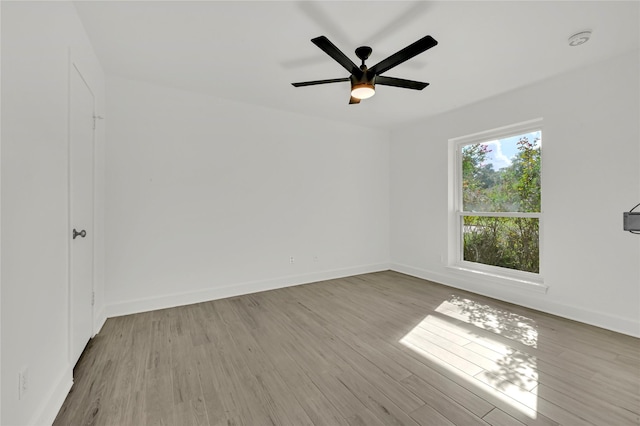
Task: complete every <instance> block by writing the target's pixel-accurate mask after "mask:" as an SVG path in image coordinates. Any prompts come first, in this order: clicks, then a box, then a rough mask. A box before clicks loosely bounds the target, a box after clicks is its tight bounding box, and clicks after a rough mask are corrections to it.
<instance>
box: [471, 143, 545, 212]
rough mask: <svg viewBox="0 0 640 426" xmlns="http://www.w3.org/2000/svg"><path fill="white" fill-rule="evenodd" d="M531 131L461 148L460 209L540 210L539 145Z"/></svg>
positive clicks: (477, 210) (489, 210) (485, 210)
mask: <svg viewBox="0 0 640 426" xmlns="http://www.w3.org/2000/svg"><path fill="white" fill-rule="evenodd" d="M541 145H542V132H541V131H535V132H530V133H526V134H523V135H517V136H511V137H508V138H503V139H499V140H494V141H489V142H483V143H479V144H471V145H465V146H463V147H462V208H463V210H464V211H467V212H473V211H476V212H540V147H541Z"/></svg>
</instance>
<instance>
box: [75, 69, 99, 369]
mask: <svg viewBox="0 0 640 426" xmlns="http://www.w3.org/2000/svg"><path fill="white" fill-rule="evenodd" d="M69 103H70V115H69V124H70V129H69V132H70V133H69V134H70V141H69V144H70V147H69V191H70V195H69V202H70V206H69V215H70V218H69V226H70V231H71V235H69V238H70V241H71V244H70V246H71V249H70V250H71V253H70V268H71V269H70V274H71V276H70V300H69V308H70V315H69V317H70V335H71V363H72V364H73V365H75V363H76V362H77V361H78V358H80V355H81V354H82V351H83V350H84V348H85V346H86V345H87V342H88V341H89V339H91V337H92V336H93V143H94V142H93V137H94V127H95V124H94V98H93V93H92V92H91V89H90V88H89V86H88V85H87V83H86V81H85V79H84V78H83V77H82V74H81V73H80V71H79V70H78V68H76V66H75V65H73V64H72V65H71V88H70V101H69Z"/></svg>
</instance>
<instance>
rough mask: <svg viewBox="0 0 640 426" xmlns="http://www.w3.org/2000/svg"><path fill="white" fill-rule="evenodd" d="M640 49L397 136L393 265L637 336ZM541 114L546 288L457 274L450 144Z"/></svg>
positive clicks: (393, 158)
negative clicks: (632, 216) (626, 227)
mask: <svg viewBox="0 0 640 426" xmlns="http://www.w3.org/2000/svg"><path fill="white" fill-rule="evenodd" d="M638 69H639V60H638V52H633V53H631V54H628V55H625V56H622V57H618V58H614V59H612V60H608V61H606V62H602V63H598V64H594V65H592V66H589V67H587V68H584V69H582V70H579V71H576V72H573V73H570V74H567V75H562V76H558V77H555V78H552V79H549V80H546V81H543V82H540V83H538V84H535V85H532V86H530V87H527V88H523V89H521V90H517V91H514V92H511V93H507V94H504V95H501V96H498V97H495V98H492V99H489V100H486V101H483V102H481V103H478V104H475V105H471V106H468V107H464V108H460V109H458V110H455V111H453V112H450V113H447V114H443V115H440V116H437V117H434V118H430V119H428V120H425V121H424V122H423V123H419V124H415V125H412V126H409V127H408V128H405V129H403V130H399V131H397V132H394V133H393V134H392V143H391V260H392V268H393V269H396V270H398V271H403V272H407V273H410V274H413V275H417V276H421V277H424V278H427V279H432V280H434V281H438V282H441V283H445V284H449V285H452V286H455V287H461V288H465V289H469V290H471V291H475V292H478V293H481V294H486V295H489V296H492V297H495V298H498V299H503V300H507V301H511V302H515V303H518V304H521V305H524V306H529V307H533V308H536V309H539V310H542V311H547V312H551V313H555V314H558V315H561V316H565V317H569V318H574V319H577V320H580V321H583V322H587V323H591V324H595V325H599V326H602V327H606V328H610V329H613V330H618V331H621V332H624V333H628V334H632V335H636V336H640V293H639V291H640V274H639V268H638V265H639V263H640V238H639V237H638V236H637V235H631V234H630V233H628V232H623V230H622V212H623V211H628V210H629V209H630V208H631V207H632V206H633V205H634V204H636V203H637V202H640V184H639V181H640V179H639V177H640V171H639V170H640V161H639V158H640V155H639V154H640V152H639V151H640V131H639V117H640V108H639V93H640V88H639V81H638V80H639V79H638ZM538 117H543V118H544V124H543V153H542V156H543V157H542V161H543V165H542V167H543V177H542V185H543V187H542V191H543V201H542V202H543V213H544V230H543V237H542V238H543V244H544V249H543V258H542V259H541V262H542V268H543V269H544V283H545V285H547V286H548V287H549V289H548V292H547V293H546V294H541V293H537V292H533V291H528V290H524V289H513V288H511V287H509V286H507V285H504V284H503V283H501V282H499V281H495V280H492V281H487V280H479V279H475V278H471V277H470V276H468V275H464V274H461V273H456V272H455V271H454V270H452V269H451V268H447V267H446V266H445V265H444V264H443V263H441V258H444V259H446V257H447V252H448V245H447V244H448V236H447V218H448V201H449V200H448V167H449V163H448V158H447V149H448V139H450V138H454V137H458V136H464V135H468V134H472V133H476V132H480V131H484V130H489V129H493V128H497V127H501V126H504V125H508V124H512V123H517V122H522V121H526V120H530V119H534V118H538Z"/></svg>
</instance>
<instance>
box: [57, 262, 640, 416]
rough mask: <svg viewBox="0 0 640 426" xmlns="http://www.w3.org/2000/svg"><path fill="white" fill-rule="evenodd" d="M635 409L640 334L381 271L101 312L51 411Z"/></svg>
mask: <svg viewBox="0 0 640 426" xmlns="http://www.w3.org/2000/svg"><path fill="white" fill-rule="evenodd" d="M639 423H640V340H639V339H635V338H632V337H629V336H624V335H621V334H616V333H613V332H610V331H606V330H603V329H599V328H595V327H591V326H587V325H584V324H580V323H577V322H573V321H569V320H565V319H561V318H558V317H554V316H551V315H547V314H542V313H540V312H536V311H532V310H528V309H525V308H522V307H519V306H515V305H510V304H507V303H502V302H498V301H495V300H492V299H488V298H485V297H481V296H477V295H474V294H471V293H466V292H462V291H458V290H454V289H451V288H448V287H445V286H441V285H437V284H433V283H430V282H427V281H423V280H419V279H416V278H412V277H408V276H406V275H402V274H399V273H395V272H380V273H375V274H366V275H360V276H355V277H350V278H343V279H337V280H332V281H325V282H320V283H315V284H309V285H303V286H297V287H291V288H286V289H281V290H274V291H268V292H264V293H257V294H251V295H246V296H240V297H234V298H230V299H225V300H217V301H213V302H207V303H200V304H196V305H190V306H184V307H178V308H173V309H165V310H159V311H155V312H149V313H143V314H137V315H129V316H124V317H119V318H111V319H109V320H108V321H107V322H106V324H105V325H104V327H103V330H102V331H101V332H100V334H99V335H97V336H96V337H95V338H94V339H93V340H92V341H91V342H90V344H89V346H88V347H87V349H86V351H85V353H84V354H83V356H82V357H81V359H80V361H79V363H78V365H77V367H76V370H75V384H74V386H73V388H72V390H71V392H70V394H69V396H68V397H67V400H66V401H65V403H64V406H63V407H62V409H61V410H60V413H59V414H58V417H57V419H56V422H55V425H136V426H137V425H179V426H182V425H248V426H260V425H332V426H333V425H365V426H374V425H418V424H419V425H452V424H455V425H464V426H466V425H486V424H491V425H521V424H530V425H557V424H563V425H585V424H595V425H606V426H618V425H637V424H639Z"/></svg>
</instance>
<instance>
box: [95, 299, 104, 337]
mask: <svg viewBox="0 0 640 426" xmlns="http://www.w3.org/2000/svg"><path fill="white" fill-rule="evenodd" d="M105 321H107V311H106V309H105V307H104V306H102V307H101V308H100V309H99V310H98V313H97V314H96V315H95V317H94V319H93V334H94V336H95V335H96V334H98V333H100V330H102V326H103V325H104V323H105Z"/></svg>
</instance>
